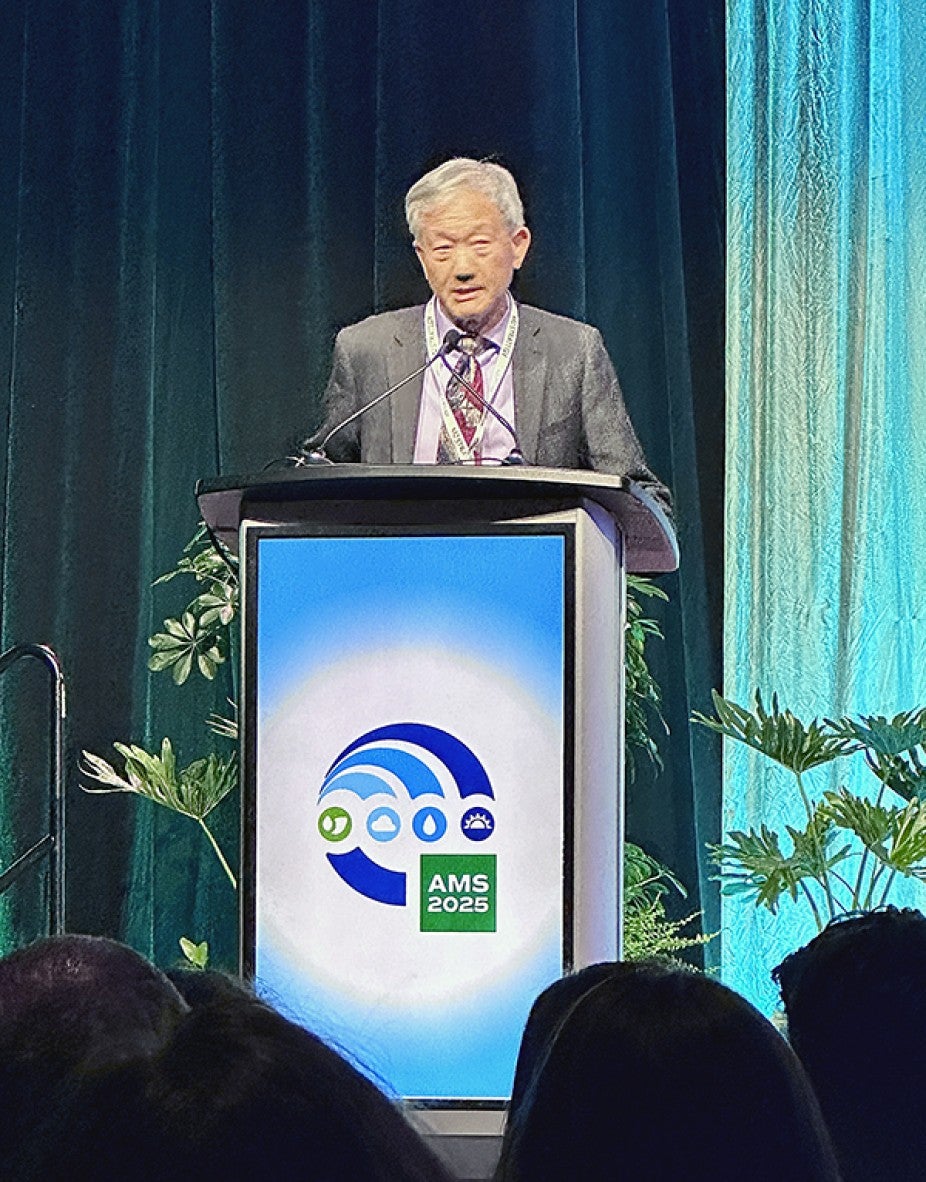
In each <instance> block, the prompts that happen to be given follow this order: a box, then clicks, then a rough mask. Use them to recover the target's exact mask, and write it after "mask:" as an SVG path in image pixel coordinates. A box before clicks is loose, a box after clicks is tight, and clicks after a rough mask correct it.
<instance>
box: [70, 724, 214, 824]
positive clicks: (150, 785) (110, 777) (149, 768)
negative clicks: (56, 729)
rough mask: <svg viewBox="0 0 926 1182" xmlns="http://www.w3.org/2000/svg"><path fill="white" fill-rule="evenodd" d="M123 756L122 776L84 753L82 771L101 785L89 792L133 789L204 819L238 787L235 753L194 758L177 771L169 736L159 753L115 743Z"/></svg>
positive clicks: (156, 801)
mask: <svg viewBox="0 0 926 1182" xmlns="http://www.w3.org/2000/svg"><path fill="white" fill-rule="evenodd" d="M113 746H114V747H115V749H116V751H117V752H118V753H119V754H120V755H121V756H122V759H123V763H124V765H125V774H124V775H120V774H119V773H118V772H117V771H116V770H115V769H114V768H113V767H112V766H111V765H110V764H108V763H107V762H106V761H105V760H104V759H101V758H100V757H99V756H96V755H92V754H91V753H90V752H87V751H85V752H84V753H83V763H82V765H81V767H80V771H81V773H82V774H83V775H85V776H87V777H88V778H89V779H91V780H95V781H96V782H97V783H99V784H103V785H104V787H103V788H102V789H101V788H95V789H94V788H88V789H87V791H89V792H94V791H95V792H100V791H117V792H134V793H136V794H137V795H138V796H144V797H145V798H146V799H147V800H151V801H153V802H154V803H155V804H159V805H162V806H163V807H164V808H168V809H170V810H171V811H173V812H176V813H181V814H183V815H184V816H187V817H192V818H193V819H194V820H197V821H202V820H204V819H205V818H206V817H207V816H208V815H209V813H211V812H212V810H213V809H214V808H215V807H216V805H218V804H219V803H221V801H222V800H224V799H225V797H226V796H227V795H228V794H229V792H231V791H232V789H233V788H235V787H236V786H237V783H238V765H237V761H236V759H235V758H234V756H232V757H230V758H228V759H220V758H219V757H218V756H217V755H214V754H213V755H209V756H208V757H207V758H205V759H197V760H194V762H193V763H191V764H190V765H189V766H188V767H186V768H183V769H182V770H181V771H179V772H178V770H177V763H176V758H175V756H174V751H173V748H172V746H171V743H170V740H169V739H164V741H163V743H162V744H161V751H160V753H159V754H158V755H152V754H150V753H149V752H147V751H145V750H144V748H142V747H137V746H134V745H130V744H125V743H114V744H113Z"/></svg>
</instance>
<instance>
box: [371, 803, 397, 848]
mask: <svg viewBox="0 0 926 1182" xmlns="http://www.w3.org/2000/svg"><path fill="white" fill-rule="evenodd" d="M401 828H402V822H401V820H400V819H399V814H398V813H397V812H396V811H395V809H391V808H388V807H387V806H386V805H380V807H379V808H376V809H374V810H373V811H372V812H371V813H370V815H369V817H367V833H369V835H370V836H371V837H372V838H373V840H374V841H392V840H393V839H394V838H396V837H398V836H399V831H400V830H401Z"/></svg>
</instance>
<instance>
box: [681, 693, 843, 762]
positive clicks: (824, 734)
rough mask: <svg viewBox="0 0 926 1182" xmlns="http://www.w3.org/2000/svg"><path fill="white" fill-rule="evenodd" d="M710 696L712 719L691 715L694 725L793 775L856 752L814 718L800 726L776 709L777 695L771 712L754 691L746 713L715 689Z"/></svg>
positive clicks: (774, 696) (840, 737)
mask: <svg viewBox="0 0 926 1182" xmlns="http://www.w3.org/2000/svg"><path fill="white" fill-rule="evenodd" d="M712 696H713V700H714V712H715V713H714V716H713V717H711V716H710V715H706V714H701V713H699V712H695V714H694V715H693V716H692V717H693V721H694V722H697V723H700V724H701V725H702V726H706V727H708V728H709V729H710V730H713V731H716V732H717V733H718V734H721V735H724V736H726V737H727V738H728V739H735V740H736V741H737V742H740V743H745V744H746V745H747V746H748V747H752V748H753V749H754V750H756V751H760V752H761V753H762V754H763V755H765V756H767V757H768V758H769V759H773V760H774V761H775V762H776V763H779V764H781V765H782V767H785V768H787V769H788V770H789V771H792V772H795V773H796V774H800V773H802V772H806V771H809V769H810V768H814V767H818V766H820V765H821V764H824V763H830V762H831V761H832V760H834V759H839V758H840V757H841V756H843V755H848V754H849V753H850V752H852V751H855V750H857V745H856V744H855V743H853V742H852V740H850V739H847V738H845V737H843V736H841V735H833V734H831V733H830V732H829V731H828V729H827V728H826V726H825V725H823V724H821V723H820V721H819V720H818V719H816V718H815V719H813V720H812V721H811V722H809V723H804V722H803V721H802V720H801V719H800V718H798V717H797V715H796V714H793V713H792V712H791V711H790V710H781V709H779V706H778V696H777V694H776V695H773V697H772V708H771V710H767V709H766V707H765V704H764V702H763V701H762V695H761V694H760V693H759V691H758V690H756V695H755V709H754V710H746V709H745V708H744V707H743V706H740V705H738V704H737V703H736V702H733V701H731V700H729V699H728V698H724V697H723V696H722V695H721V694H719V693H717V691H716V690H713V691H712Z"/></svg>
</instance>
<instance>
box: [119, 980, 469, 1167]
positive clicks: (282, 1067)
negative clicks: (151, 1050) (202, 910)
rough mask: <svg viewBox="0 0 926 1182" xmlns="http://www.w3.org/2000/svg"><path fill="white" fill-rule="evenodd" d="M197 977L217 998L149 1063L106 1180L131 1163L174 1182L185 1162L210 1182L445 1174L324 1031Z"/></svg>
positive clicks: (198, 1010) (201, 1006) (197, 1007)
mask: <svg viewBox="0 0 926 1182" xmlns="http://www.w3.org/2000/svg"><path fill="white" fill-rule="evenodd" d="M200 984H206V995H208V994H211V995H212V997H211V999H210V1000H205V1001H203V1002H202V1004H194V1007H193V1009H192V1011H191V1013H190V1014H189V1015H188V1016H187V1017H186V1018H185V1019H184V1021H183V1023H182V1024H181V1025H180V1027H179V1028H178V1030H177V1032H176V1034H175V1036H174V1038H173V1039H172V1040H171V1042H170V1044H169V1046H168V1047H167V1048H166V1049H165V1050H164V1051H163V1052H162V1053H161V1054H160V1055H158V1056H157V1057H156V1058H155V1059H153V1060H152V1061H151V1062H150V1063H149V1064H148V1065H147V1067H146V1068H145V1070H144V1072H143V1081H142V1089H141V1093H140V1096H139V1101H140V1102H139V1103H138V1114H137V1116H136V1117H135V1118H134V1119H133V1120H132V1121H131V1122H130V1127H131V1133H130V1135H129V1137H128V1138H127V1139H124V1140H122V1141H121V1142H120V1143H119V1144H118V1145H114V1146H111V1147H110V1148H109V1149H108V1150H107V1152H108V1153H109V1154H110V1155H111V1161H109V1162H107V1163H106V1166H105V1169H106V1170H107V1171H108V1172H107V1173H106V1177H113V1178H115V1177H118V1176H119V1164H120V1160H125V1159H131V1160H132V1161H134V1162H137V1163H139V1165H138V1166H137V1167H136V1168H135V1170H134V1172H133V1174H132V1177H133V1178H137V1179H139V1180H141V1182H168V1180H170V1182H173V1180H174V1179H175V1178H176V1177H177V1176H178V1175H177V1164H178V1162H183V1161H189V1162H193V1163H195V1165H196V1176H197V1177H205V1178H222V1179H256V1178H270V1179H273V1180H274V1182H289V1180H293V1182H295V1180H297V1179H298V1180H299V1182H313V1180H318V1182H438V1180H441V1179H444V1178H445V1177H446V1175H445V1174H444V1171H443V1170H442V1168H441V1166H440V1165H439V1164H438V1161H437V1159H436V1158H435V1157H434V1156H433V1155H432V1154H431V1152H430V1150H429V1149H428V1148H427V1147H426V1146H425V1144H424V1142H423V1141H422V1140H421V1139H420V1138H419V1137H418V1135H417V1133H416V1132H415V1131H414V1130H413V1129H412V1127H411V1126H410V1125H409V1124H408V1122H407V1121H406V1120H405V1118H404V1117H403V1115H402V1114H401V1112H400V1111H399V1110H398V1108H397V1107H396V1106H395V1105H394V1104H393V1103H391V1102H390V1100H389V1099H387V1097H386V1096H384V1095H383V1093H382V1092H381V1091H380V1090H379V1089H378V1088H377V1087H376V1086H375V1085H374V1084H373V1083H371V1082H370V1080H368V1079H367V1078H366V1077H365V1076H363V1075H362V1074H361V1073H360V1072H359V1071H357V1070H356V1069H355V1068H354V1067H353V1066H351V1064H349V1063H348V1062H347V1061H346V1060H345V1059H344V1058H342V1057H341V1056H340V1055H339V1054H337V1053H336V1052H335V1051H333V1050H332V1049H331V1048H330V1047H328V1046H327V1045H326V1044H325V1043H324V1042H322V1040H321V1039H319V1038H317V1037H316V1036H315V1035H313V1034H311V1033H309V1032H308V1031H307V1030H304V1029H302V1028H301V1027H299V1026H297V1025H295V1024H294V1023H292V1022H290V1021H288V1020H287V1019H285V1018H283V1017H282V1016H281V1015H280V1014H278V1013H277V1012H276V1011H274V1010H272V1009H271V1008H270V1007H269V1006H266V1005H264V1004H263V1003H262V1002H260V1001H258V1000H256V999H253V998H249V997H248V996H247V994H246V993H244V992H243V991H242V990H238V989H237V988H235V989H234V991H230V990H228V989H226V988H225V987H223V986H222V985H221V984H220V983H218V982H217V980H216V979H213V980H211V981H209V982H208V983H206V982H201V983H200ZM236 993H237V996H236V995H235V994H236ZM201 996H203V995H201ZM190 1176H191V1177H192V1176H193V1174H192V1173H191V1174H190Z"/></svg>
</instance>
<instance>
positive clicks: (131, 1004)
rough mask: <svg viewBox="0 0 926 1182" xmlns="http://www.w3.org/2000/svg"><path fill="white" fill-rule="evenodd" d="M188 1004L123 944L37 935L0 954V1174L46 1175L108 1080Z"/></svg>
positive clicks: (158, 1038) (159, 1037)
mask: <svg viewBox="0 0 926 1182" xmlns="http://www.w3.org/2000/svg"><path fill="white" fill-rule="evenodd" d="M187 1012H188V1006H187V1005H186V1003H185V1002H184V1001H183V999H182V998H181V996H180V994H179V993H178V992H177V990H176V989H175V988H174V987H173V985H171V984H170V982H169V981H168V980H167V978H166V977H165V976H164V975H163V974H162V973H160V972H159V971H158V970H157V969H156V968H154V966H153V965H151V964H149V963H148V961H146V960H145V959H144V958H143V957H141V956H139V955H138V953H136V952H133V951H132V949H131V948H127V947H126V946H125V945H123V944H118V943H116V942H115V941H114V940H107V939H103V938H101V937H96V936H59V937H51V938H48V939H43V940H39V941H37V942H36V943H34V944H31V945H29V946H28V947H26V948H22V949H19V950H18V951H16V952H13V953H11V954H10V955H9V956H6V957H4V958H3V959H0V1111H2V1113H3V1121H2V1124H0V1129H2V1132H0V1178H17V1179H18V1178H23V1179H25V1178H33V1177H34V1178H45V1177H47V1176H48V1175H49V1174H50V1172H51V1170H52V1169H53V1168H54V1163H55V1159H56V1158H58V1157H60V1155H61V1153H62V1152H64V1150H62V1148H61V1146H62V1145H65V1146H66V1145H67V1143H68V1141H69V1139H70V1137H71V1136H72V1135H77V1133H78V1132H79V1130H80V1128H81V1126H82V1125H83V1122H84V1120H85V1118H86V1117H87V1115H88V1112H89V1109H90V1107H91V1106H92V1104H93V1103H94V1101H93V1100H92V1099H91V1097H92V1096H95V1095H96V1092H97V1089H98V1088H99V1087H100V1086H101V1084H102V1081H104V1080H105V1079H106V1078H107V1077H109V1076H110V1075H112V1074H113V1073H114V1072H118V1071H119V1070H120V1069H121V1068H122V1067H124V1066H125V1065H127V1064H131V1063H134V1062H138V1061H141V1060H144V1059H146V1058H149V1057H150V1056H152V1055H154V1054H156V1053H157V1052H158V1051H159V1050H160V1049H161V1048H162V1047H164V1046H165V1045H166V1043H167V1042H168V1040H169V1039H170V1037H171V1035H172V1033H173V1031H174V1030H175V1028H176V1027H177V1025H178V1023H179V1022H180V1021H181V1020H182V1019H183V1017H184V1016H185V1014H186V1013H187Z"/></svg>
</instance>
